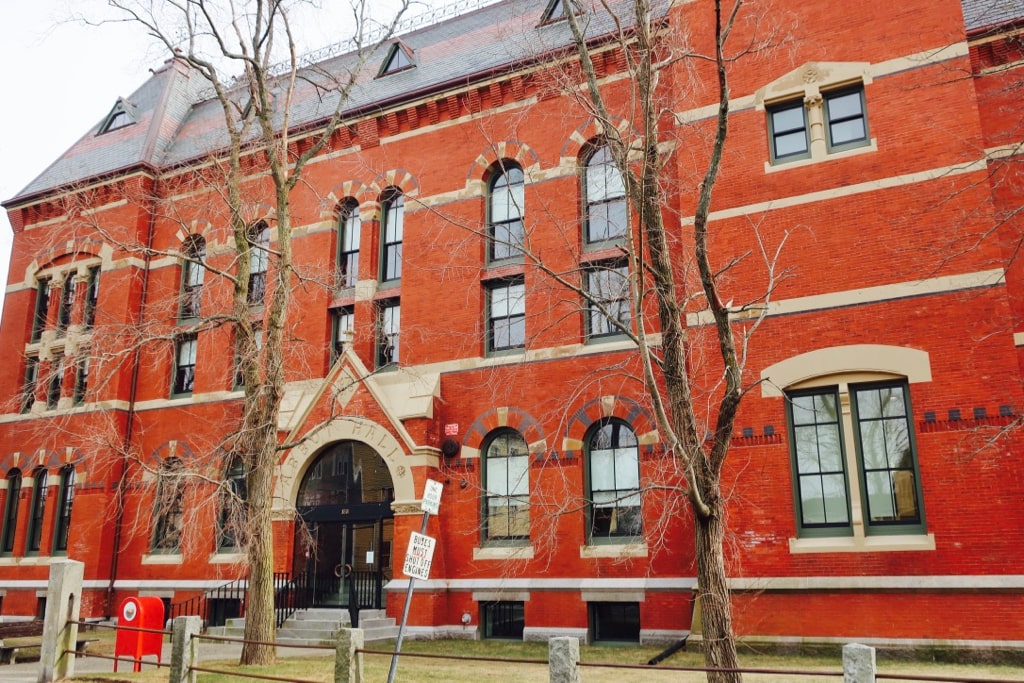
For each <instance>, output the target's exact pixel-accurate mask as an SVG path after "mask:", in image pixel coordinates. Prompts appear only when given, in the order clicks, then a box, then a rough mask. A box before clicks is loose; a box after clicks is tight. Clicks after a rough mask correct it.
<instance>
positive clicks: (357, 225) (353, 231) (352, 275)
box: [337, 199, 362, 289]
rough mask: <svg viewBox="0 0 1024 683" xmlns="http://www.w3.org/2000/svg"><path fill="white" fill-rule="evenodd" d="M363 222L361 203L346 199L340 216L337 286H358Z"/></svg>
mask: <svg viewBox="0 0 1024 683" xmlns="http://www.w3.org/2000/svg"><path fill="white" fill-rule="evenodd" d="M361 230H362V222H361V221H360V219H359V203H358V202H357V201H356V200H355V199H348V200H346V201H345V202H344V203H343V204H342V206H341V212H340V214H339V216H338V273H337V280H338V282H337V286H338V288H339V289H347V288H350V287H355V286H356V280H357V279H358V278H359V233H360V231H361Z"/></svg>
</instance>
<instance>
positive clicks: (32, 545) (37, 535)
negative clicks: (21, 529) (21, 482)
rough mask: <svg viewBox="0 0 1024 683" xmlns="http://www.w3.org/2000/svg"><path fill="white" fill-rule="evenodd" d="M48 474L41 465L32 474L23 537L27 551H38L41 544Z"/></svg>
mask: <svg viewBox="0 0 1024 683" xmlns="http://www.w3.org/2000/svg"><path fill="white" fill-rule="evenodd" d="M48 476H49V475H48V474H47V472H46V469H45V468H42V467H40V468H39V469H37V470H36V471H35V472H34V473H33V475H32V507H31V508H30V510H31V511H30V513H29V518H28V533H27V534H26V537H25V552H27V553H38V552H39V548H40V546H41V545H42V541H43V517H44V515H45V514H46V494H47V492H48V488H47V479H48Z"/></svg>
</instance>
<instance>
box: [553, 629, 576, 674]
mask: <svg viewBox="0 0 1024 683" xmlns="http://www.w3.org/2000/svg"><path fill="white" fill-rule="evenodd" d="M548 673H549V676H550V677H549V679H548V680H550V681H551V683H580V680H581V679H580V639H579V638H568V637H559V638H552V639H550V640H549V641H548Z"/></svg>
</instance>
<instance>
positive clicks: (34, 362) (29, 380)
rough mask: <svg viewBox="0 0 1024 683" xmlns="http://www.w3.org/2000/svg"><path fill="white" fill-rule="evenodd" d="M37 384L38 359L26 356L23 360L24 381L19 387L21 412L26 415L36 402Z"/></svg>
mask: <svg viewBox="0 0 1024 683" xmlns="http://www.w3.org/2000/svg"><path fill="white" fill-rule="evenodd" d="M38 383H39V357H38V356H28V357H26V358H25V381H24V383H23V384H22V387H21V412H23V413H27V412H28V411H30V410H32V404H33V403H35V402H36V386H37V385H38Z"/></svg>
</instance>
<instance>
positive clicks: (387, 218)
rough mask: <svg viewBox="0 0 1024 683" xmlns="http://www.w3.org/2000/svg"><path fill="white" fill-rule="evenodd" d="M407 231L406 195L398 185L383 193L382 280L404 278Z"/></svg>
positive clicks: (390, 280) (388, 280) (389, 280)
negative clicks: (403, 266)
mask: <svg viewBox="0 0 1024 683" xmlns="http://www.w3.org/2000/svg"><path fill="white" fill-rule="evenodd" d="M404 232H405V197H404V196H403V195H402V191H401V190H399V189H398V188H397V187H389V188H388V189H386V190H384V194H383V195H381V240H380V244H381V256H380V281H381V282H392V281H394V280H400V279H401V278H402V237H403V233H404Z"/></svg>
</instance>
